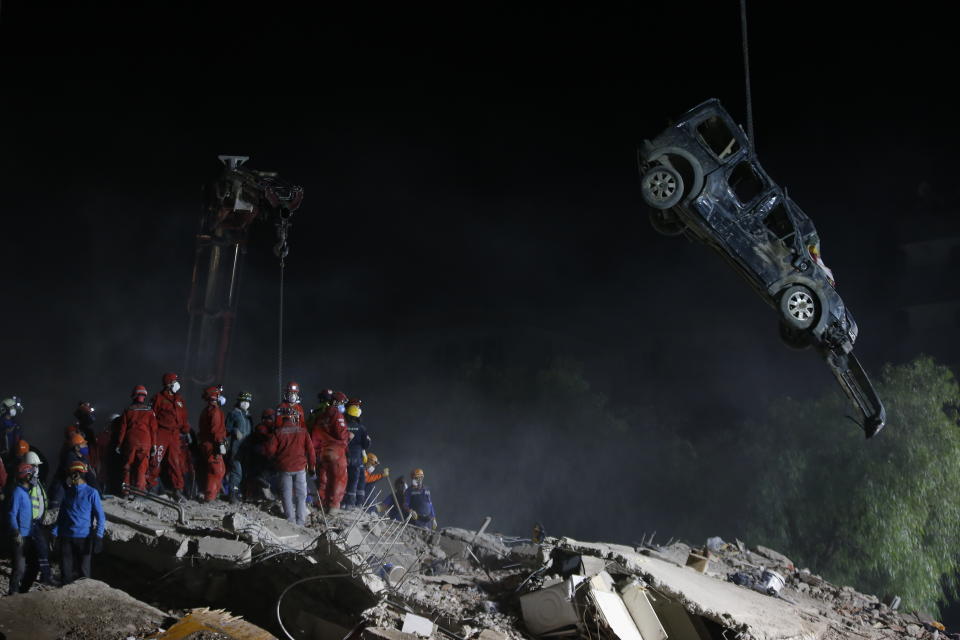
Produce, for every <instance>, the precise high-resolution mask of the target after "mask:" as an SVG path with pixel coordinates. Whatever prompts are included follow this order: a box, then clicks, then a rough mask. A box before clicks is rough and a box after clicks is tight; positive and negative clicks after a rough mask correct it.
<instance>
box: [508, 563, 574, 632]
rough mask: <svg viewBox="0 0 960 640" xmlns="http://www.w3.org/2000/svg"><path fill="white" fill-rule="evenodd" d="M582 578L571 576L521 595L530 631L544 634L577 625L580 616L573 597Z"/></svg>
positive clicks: (521, 604) (524, 617) (522, 606)
mask: <svg viewBox="0 0 960 640" xmlns="http://www.w3.org/2000/svg"><path fill="white" fill-rule="evenodd" d="M582 580H583V578H580V579H577V577H576V576H571V577H570V578H567V579H566V580H564V581H563V582H561V583H559V584H555V585H553V586H551V587H547V588H545V589H540V590H539V591H533V592H531V593H527V594H524V595H523V596H520V610H521V611H522V613H523V622H524V624H525V625H526V626H527V629H528V630H529V631H530V633H532V634H534V635H542V634H545V633H550V632H552V631H558V630H560V629H563V628H565V627H575V626H576V625H577V622H579V620H580V616H579V615H578V614H577V607H576V605H574V602H573V597H574V593H575V591H576V585H577V584H578V583H579V582H581V581H582Z"/></svg>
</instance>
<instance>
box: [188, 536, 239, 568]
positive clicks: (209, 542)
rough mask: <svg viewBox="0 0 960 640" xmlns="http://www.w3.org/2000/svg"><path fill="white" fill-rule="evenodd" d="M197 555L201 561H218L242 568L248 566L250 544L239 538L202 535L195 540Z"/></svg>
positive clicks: (228, 565)
mask: <svg viewBox="0 0 960 640" xmlns="http://www.w3.org/2000/svg"><path fill="white" fill-rule="evenodd" d="M197 556H198V557H199V559H200V560H201V561H211V560H212V561H219V562H222V563H223V564H224V565H225V566H227V567H235V568H237V569H244V568H246V567H248V566H250V560H251V557H252V553H251V548H250V545H248V544H247V543H246V542H241V541H240V540H229V539H227V538H214V537H212V536H204V537H202V538H200V539H199V540H197Z"/></svg>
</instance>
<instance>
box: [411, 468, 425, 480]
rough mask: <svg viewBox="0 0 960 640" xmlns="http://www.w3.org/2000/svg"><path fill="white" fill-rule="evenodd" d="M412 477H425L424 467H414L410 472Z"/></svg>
mask: <svg viewBox="0 0 960 640" xmlns="http://www.w3.org/2000/svg"><path fill="white" fill-rule="evenodd" d="M410 478H411V479H413V478H423V469H414V470H413V471H411V472H410Z"/></svg>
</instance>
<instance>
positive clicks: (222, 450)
mask: <svg viewBox="0 0 960 640" xmlns="http://www.w3.org/2000/svg"><path fill="white" fill-rule="evenodd" d="M226 454H227V445H225V444H223V443H222V442H221V443H220V455H222V456H223V455H226Z"/></svg>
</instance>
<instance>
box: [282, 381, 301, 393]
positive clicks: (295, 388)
mask: <svg viewBox="0 0 960 640" xmlns="http://www.w3.org/2000/svg"><path fill="white" fill-rule="evenodd" d="M284 391H286V392H287V393H300V385H299V383H297V382H294V381H293V380H291V381H290V382H288V383H287V388H286V389H284Z"/></svg>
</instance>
